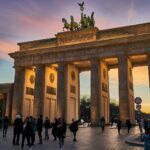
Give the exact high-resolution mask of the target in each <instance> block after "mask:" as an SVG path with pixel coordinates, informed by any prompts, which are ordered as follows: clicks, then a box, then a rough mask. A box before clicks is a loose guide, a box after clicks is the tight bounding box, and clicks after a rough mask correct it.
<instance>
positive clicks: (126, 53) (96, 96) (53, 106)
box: [6, 23, 150, 124]
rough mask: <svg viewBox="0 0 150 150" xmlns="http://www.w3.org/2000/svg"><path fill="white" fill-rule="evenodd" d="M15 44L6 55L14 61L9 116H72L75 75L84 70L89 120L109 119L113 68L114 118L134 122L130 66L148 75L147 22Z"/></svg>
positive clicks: (149, 30) (149, 25) (77, 89)
mask: <svg viewBox="0 0 150 150" xmlns="http://www.w3.org/2000/svg"><path fill="white" fill-rule="evenodd" d="M18 45H19V47H20V49H19V51H16V52H14V53H11V54H9V55H10V56H11V57H12V58H13V59H14V60H15V62H14V69H15V81H14V86H13V97H12V108H11V107H10V105H9V107H10V110H12V113H11V114H12V120H13V119H14V118H15V116H16V114H22V115H23V116H28V115H33V116H35V117H37V116H38V115H39V114H43V116H48V117H50V118H51V120H53V119H54V117H60V116H62V117H64V118H65V120H66V121H67V123H69V122H71V119H72V118H75V119H78V118H79V115H80V110H79V106H80V96H79V95H80V85H79V83H80V82H79V74H80V72H82V71H85V70H90V71H91V122H92V123H93V124H97V123H98V121H99V118H100V117H101V116H104V117H105V118H106V122H109V82H108V79H109V76H108V71H109V70H110V69H112V68H118V73H119V110H120V119H121V120H122V121H123V122H125V121H126V120H127V119H129V120H130V121H131V122H132V123H134V122H135V111H134V89H133V77H132V68H133V67H135V66H142V65H147V66H148V68H149V73H150V59H149V57H150V23H144V24H139V25H132V26H126V27H119V28H113V29H107V30H99V29H98V28H95V27H93V28H87V29H82V30H78V31H67V32H62V33H58V34H56V37H54V38H50V39H43V40H35V41H29V42H23V43H19V44H18ZM10 104H11V102H10ZM6 114H7V113H6Z"/></svg>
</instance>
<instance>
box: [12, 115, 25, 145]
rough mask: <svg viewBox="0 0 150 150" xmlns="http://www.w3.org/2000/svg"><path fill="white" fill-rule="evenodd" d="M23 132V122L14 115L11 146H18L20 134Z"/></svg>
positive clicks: (18, 116)
mask: <svg viewBox="0 0 150 150" xmlns="http://www.w3.org/2000/svg"><path fill="white" fill-rule="evenodd" d="M22 132H23V122H22V118H21V116H20V115H16V119H15V121H14V131H13V145H19V140H20V134H22Z"/></svg>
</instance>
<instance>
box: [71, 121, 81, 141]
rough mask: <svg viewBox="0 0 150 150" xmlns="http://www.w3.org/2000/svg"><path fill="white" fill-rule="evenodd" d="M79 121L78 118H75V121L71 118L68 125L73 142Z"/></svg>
mask: <svg viewBox="0 0 150 150" xmlns="http://www.w3.org/2000/svg"><path fill="white" fill-rule="evenodd" d="M79 122H80V119H79V120H76V121H75V120H74V119H72V123H71V125H70V126H69V129H70V131H71V132H72V133H73V141H74V142H75V141H76V133H77V131H78V123H79Z"/></svg>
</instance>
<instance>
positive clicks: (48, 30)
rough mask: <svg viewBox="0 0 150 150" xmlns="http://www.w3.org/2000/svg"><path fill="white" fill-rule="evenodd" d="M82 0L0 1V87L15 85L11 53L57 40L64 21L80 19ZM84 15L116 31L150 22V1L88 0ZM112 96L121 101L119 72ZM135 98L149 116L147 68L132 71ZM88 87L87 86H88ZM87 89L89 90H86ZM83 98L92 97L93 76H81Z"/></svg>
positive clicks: (112, 82) (114, 75) (113, 81)
mask: <svg viewBox="0 0 150 150" xmlns="http://www.w3.org/2000/svg"><path fill="white" fill-rule="evenodd" d="M78 2H81V1H80V0H0V83H6V82H13V81H14V69H13V60H12V59H11V58H10V57H9V56H8V53H10V52H14V51H17V50H18V46H17V43H19V42H23V41H31V40H38V39H45V38H50V37H54V36H55V34H56V33H58V32H62V27H63V24H62V22H61V19H62V18H63V17H64V18H66V19H67V20H68V21H70V15H73V16H74V18H75V20H76V21H79V19H80V9H79V6H78V5H77V3H78ZM84 2H85V11H84V12H85V13H86V14H88V15H90V14H91V12H92V11H94V12H95V20H96V26H97V27H98V28H99V29H100V30H103V29H108V28H115V27H120V26H127V25H133V24H140V23H145V22H149V21H150V15H149V10H150V0H85V1H84ZM109 75H110V80H109V82H110V92H111V94H110V96H111V97H112V98H114V99H117V100H118V76H117V70H111V71H110V72H109ZM133 77H134V91H135V94H134V95H135V97H136V96H140V97H141V98H142V99H143V104H142V110H143V111H146V112H149V113H150V110H149V109H148V107H150V95H149V87H148V82H149V81H148V71H147V67H140V68H134V69H133ZM86 84H88V85H87V86H86ZM87 87H88V88H87ZM81 94H82V95H84V94H86V95H90V73H89V72H84V73H82V74H81Z"/></svg>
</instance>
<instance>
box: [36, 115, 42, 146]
mask: <svg viewBox="0 0 150 150" xmlns="http://www.w3.org/2000/svg"><path fill="white" fill-rule="evenodd" d="M42 130H43V116H42V115H40V116H39V118H38V120H37V131H38V136H39V144H42Z"/></svg>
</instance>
